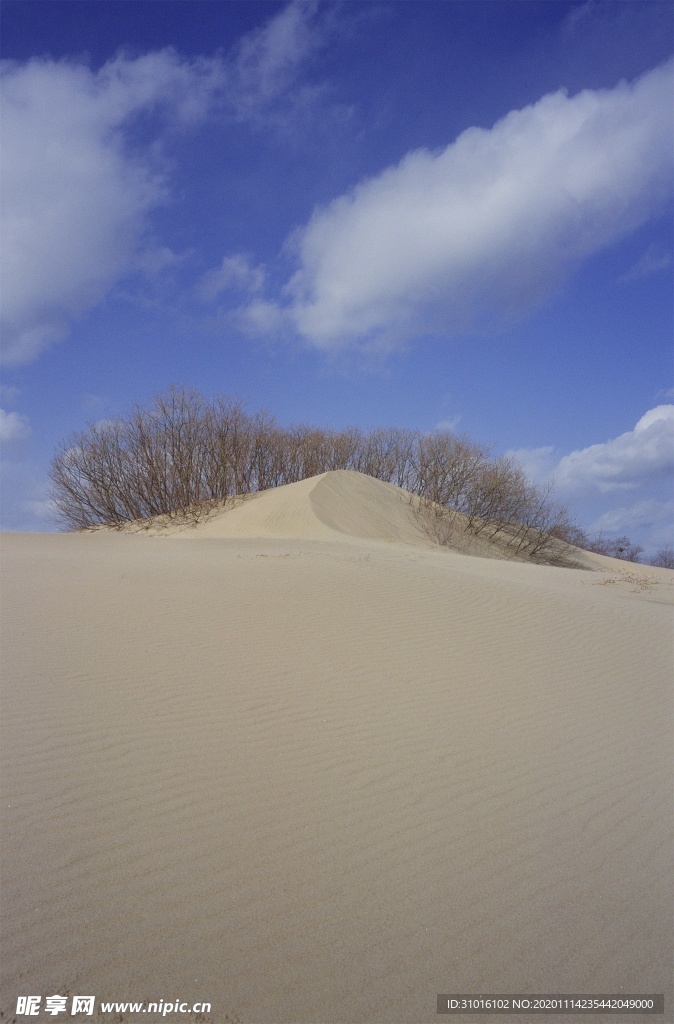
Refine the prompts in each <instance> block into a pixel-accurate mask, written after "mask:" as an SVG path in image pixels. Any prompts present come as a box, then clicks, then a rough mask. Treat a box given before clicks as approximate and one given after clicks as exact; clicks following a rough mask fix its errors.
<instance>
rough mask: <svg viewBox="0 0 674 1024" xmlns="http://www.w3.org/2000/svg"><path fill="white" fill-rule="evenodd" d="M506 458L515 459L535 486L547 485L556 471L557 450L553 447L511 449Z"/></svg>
mask: <svg viewBox="0 0 674 1024" xmlns="http://www.w3.org/2000/svg"><path fill="white" fill-rule="evenodd" d="M506 458H509V459H515V461H516V462H517V463H518V464H519V465H520V466H521V467H522V469H523V470H524V472H525V473H526V475H527V477H528V478H529V480H531V481H532V483H535V484H542V483H546V482H547V481H548V480H549V478H550V475H551V473H552V472H553V471H554V466H555V462H556V461H557V460H556V459H555V449H554V448H553V446H552V445H543V446H542V447H540V448H511V449H510V451H507V452H506Z"/></svg>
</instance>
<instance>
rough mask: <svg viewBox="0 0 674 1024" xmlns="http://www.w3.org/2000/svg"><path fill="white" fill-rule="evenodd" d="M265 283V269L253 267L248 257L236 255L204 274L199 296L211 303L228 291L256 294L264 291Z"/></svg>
mask: <svg viewBox="0 0 674 1024" xmlns="http://www.w3.org/2000/svg"><path fill="white" fill-rule="evenodd" d="M264 281H265V272H264V268H263V267H259V266H258V267H254V266H252V264H251V262H250V259H249V258H248V256H245V255H243V254H242V253H236V254H235V255H234V256H225V257H224V258H223V260H222V263H221V264H220V266H219V267H216V268H215V269H214V270H209V271H207V272H206V273H205V274H204V276H203V278H202V279H201V282H200V284H199V287H198V294H199V297H200V298H201V299H203V300H204V301H206V302H209V301H211V300H212V299H215V298H216V297H217V296H218V295H219V294H220V292H223V291H226V290H228V289H237V290H239V291H246V292H253V293H256V292H260V291H261V290H262V288H263V286H264Z"/></svg>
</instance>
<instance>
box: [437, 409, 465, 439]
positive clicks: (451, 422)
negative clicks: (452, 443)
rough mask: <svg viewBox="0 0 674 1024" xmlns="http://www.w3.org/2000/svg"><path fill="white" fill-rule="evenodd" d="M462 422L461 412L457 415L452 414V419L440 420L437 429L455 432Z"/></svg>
mask: <svg viewBox="0 0 674 1024" xmlns="http://www.w3.org/2000/svg"><path fill="white" fill-rule="evenodd" d="M460 422H461V413H458V414H457V415H456V416H452V418H451V419H444V420H438V422H437V423H436V424H435V429H436V430H439V431H441V432H444V431H447V432H448V433H450V434H453V433H454V431H455V430H456V428H457V427H458V425H459V423H460Z"/></svg>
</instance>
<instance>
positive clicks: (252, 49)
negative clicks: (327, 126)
mask: <svg viewBox="0 0 674 1024" xmlns="http://www.w3.org/2000/svg"><path fill="white" fill-rule="evenodd" d="M317 10H318V4H317V3H315V2H305V0H293V2H291V3H290V4H288V6H287V7H285V8H283V10H282V11H281V12H280V13H279V14H277V15H275V16H274V17H273V18H271V19H270V20H269V21H268V22H267V23H266V24H265V25H264V26H262V27H261V28H259V29H255V30H254V31H252V32H250V33H249V34H248V35H247V36H244V38H243V39H242V40H241V41H240V43H239V45H238V46H237V47H236V49H235V50H234V52H233V53H232V55H231V59H230V63H229V67H228V100H229V103H230V104H231V105H232V107H233V108H234V110H235V112H236V114H237V116H238V117H239V118H240V119H242V120H246V121H255V120H257V119H259V118H269V116H270V111H271V110H272V108H273V107H274V106H275V104H276V103H277V102H278V100H279V99H280V98H283V99H286V100H287V99H290V100H291V102H292V103H293V105H295V106H298V105H301V104H302V102H304V101H305V100H306V98H307V94H312V95H313V94H314V93H315V90H312V89H311V88H310V87H308V86H306V85H303V86H299V87H298V86H297V76H298V72H299V70H300V68H302V67H304V66H305V65H306V63H307V61H308V60H309V59H310V58H311V57H312V56H313V54H314V53H316V52H317V51H318V50H319V49H320V47H321V45H322V44H323V42H324V38H325V28H326V22H325V19H323V21H322V22H319V21H318V20H317V18H316V12H317ZM291 86H294V89H293V90H292V92H291V88H290V87H291Z"/></svg>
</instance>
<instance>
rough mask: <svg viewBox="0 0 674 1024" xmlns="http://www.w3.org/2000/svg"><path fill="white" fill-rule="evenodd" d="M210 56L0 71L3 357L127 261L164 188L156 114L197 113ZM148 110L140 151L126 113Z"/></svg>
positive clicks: (61, 325)
mask: <svg viewBox="0 0 674 1024" xmlns="http://www.w3.org/2000/svg"><path fill="white" fill-rule="evenodd" d="M218 84H219V68H218V65H217V64H216V63H215V62H209V61H202V60H197V61H186V60H183V59H181V58H180V57H178V56H177V55H176V54H175V53H173V52H172V51H169V50H166V51H163V52H160V53H151V54H147V55H146V56H143V57H138V58H129V57H126V56H124V55H120V56H118V57H116V58H115V59H114V60H111V61H109V62H108V63H107V64H105V65H104V66H103V67H102V68H101V69H100V70H99V71H97V72H93V71H91V70H90V69H89V68H87V67H85V66H84V65H82V64H75V63H69V62H66V61H61V62H55V61H51V60H31V61H29V62H28V63H26V64H17V63H13V62H5V63H4V64H3V73H2V90H3V147H2V153H3V157H2V161H3V165H2V176H3V177H2V180H3V189H2V211H1V216H2V236H3V248H4V252H5V267H4V270H3V336H4V353H3V355H4V359H5V361H6V362H7V363H13V364H17V363H23V362H28V361H30V360H31V359H33V358H34V357H35V356H36V355H37V354H38V352H39V351H40V350H41V349H43V348H44V347H45V346H46V345H48V344H50V343H51V342H53V341H55V340H57V339H59V338H62V337H63V336H64V335H65V334H66V333H67V331H68V327H69V324H70V323H71V322H72V320H73V319H74V318H76V317H77V316H78V315H80V314H81V313H83V312H84V311H86V310H87V309H88V308H90V307H91V306H92V305H93V304H94V303H96V302H97V301H98V300H99V299H101V298H102V297H103V295H104V294H105V293H106V292H107V290H108V289H109V288H110V287H111V286H112V284H113V283H114V282H115V281H117V280H118V279H119V278H120V277H121V276H123V275H124V274H125V273H126V272H127V271H128V270H129V269H130V268H131V266H132V263H133V259H134V254H135V252H136V249H137V247H138V244H139V242H140V240H141V239H142V236H143V234H144V231H145V228H146V225H147V217H148V214H149V213H150V211H151V210H152V209H153V208H155V207H156V206H157V205H158V204H160V203H161V202H162V201H163V200H164V199H165V197H166V194H167V192H166V183H165V181H164V179H163V177H162V174H161V167H160V164H158V162H157V147H156V145H153V143H155V144H156V141H157V138H158V137H159V136H160V134H161V130H162V125H163V123H164V119H165V118H166V117H169V118H170V120H171V123H172V125H175V124H178V125H181V124H187V123H190V122H193V121H194V120H195V119H198V118H200V117H202V116H203V114H204V113H205V111H206V109H207V107H208V105H209V103H210V102H211V99H212V96H213V93H214V91H215V90H216V89H217V87H218ZM139 116H143V117H145V118H148V117H150V116H152V117H154V118H155V122H154V123H155V131H154V135H153V138H151V139H149V138H148V139H147V143H146V145H145V146H144V147H143V149H142V151H140V150H138V149H137V148H136V149H135V150H134V149H133V147H131V146H130V145H129V131H128V130H129V128H130V127H132V125H133V121H134V118H137V117H139Z"/></svg>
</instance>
